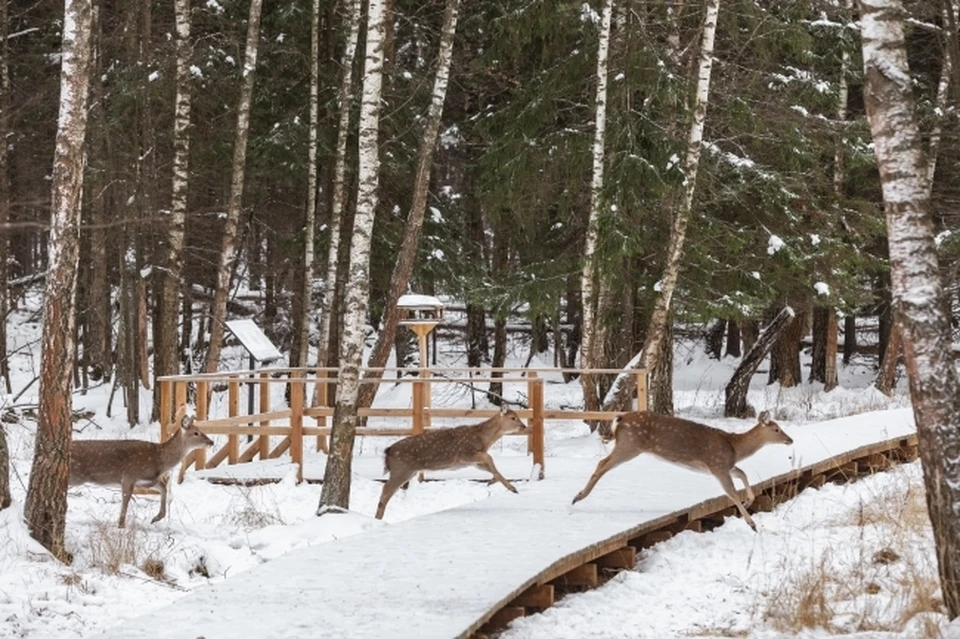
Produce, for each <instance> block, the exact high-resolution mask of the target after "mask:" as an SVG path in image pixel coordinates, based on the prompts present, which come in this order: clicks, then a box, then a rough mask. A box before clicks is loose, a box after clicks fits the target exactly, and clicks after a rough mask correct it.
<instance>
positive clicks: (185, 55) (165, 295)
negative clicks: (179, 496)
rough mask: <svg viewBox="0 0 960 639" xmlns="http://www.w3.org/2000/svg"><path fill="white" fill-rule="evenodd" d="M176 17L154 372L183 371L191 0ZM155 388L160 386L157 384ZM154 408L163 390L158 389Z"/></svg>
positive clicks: (180, 2) (178, 1)
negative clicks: (170, 159) (168, 178)
mask: <svg viewBox="0 0 960 639" xmlns="http://www.w3.org/2000/svg"><path fill="white" fill-rule="evenodd" d="M173 10H174V14H175V20H176V58H177V62H176V65H177V67H176V68H177V71H176V73H177V75H176V98H175V102H174V111H173V180H172V183H171V189H170V191H171V195H170V223H169V226H168V227H167V246H166V255H165V258H166V259H165V262H166V268H165V269H164V271H163V273H162V275H161V281H162V284H161V287H162V288H161V292H160V309H159V319H160V327H159V330H158V331H157V337H158V338H159V339H158V343H157V344H156V346H155V349H154V353H155V354H154V375H155V376H156V377H160V376H162V375H176V374H178V373H179V372H180V348H179V345H178V344H179V339H178V338H179V333H178V331H177V326H178V324H179V321H178V320H179V318H180V308H181V305H180V278H181V274H182V272H183V245H184V225H185V223H186V216H187V194H188V191H189V185H190V173H189V167H190V131H189V129H190V98H191V95H190V54H191V52H192V48H193V47H192V44H191V40H190V27H191V19H190V0H175V1H174V3H173ZM154 388H158V385H157V384H154ZM154 396H155V397H156V400H155V401H154V412H156V410H157V408H159V397H160V393H154Z"/></svg>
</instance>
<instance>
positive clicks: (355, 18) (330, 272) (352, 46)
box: [317, 0, 360, 366]
mask: <svg viewBox="0 0 960 639" xmlns="http://www.w3.org/2000/svg"><path fill="white" fill-rule="evenodd" d="M346 11H347V23H348V27H347V41H346V44H345V45H344V49H343V56H342V59H341V66H342V76H341V80H340V122H339V125H338V129H337V155H336V161H335V164H336V166H335V167H334V172H333V193H332V198H331V204H330V242H329V248H328V249H327V264H326V269H325V274H324V284H323V303H322V306H321V309H320V329H319V333H320V335H319V338H318V339H319V343H318V350H319V354H318V355H317V365H318V366H333V365H334V364H335V362H336V357H337V353H335V352H334V353H331V352H330V334H331V333H332V332H333V331H332V328H331V325H332V323H333V321H334V320H335V319H337V317H339V314H338V313H336V307H337V295H336V291H337V263H338V255H339V253H340V226H341V222H342V218H343V207H344V204H345V202H346V198H347V140H348V137H349V135H350V105H351V104H352V103H353V61H354V58H355V57H356V52H357V40H359V38H360V0H347V2H346Z"/></svg>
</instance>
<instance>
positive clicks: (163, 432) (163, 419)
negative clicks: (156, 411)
mask: <svg viewBox="0 0 960 639" xmlns="http://www.w3.org/2000/svg"><path fill="white" fill-rule="evenodd" d="M172 385H173V382H171V381H170V380H169V379H161V380H160V441H166V439H167V429H168V428H169V427H170V426H169V424H170V422H172V421H173V412H172V407H173V398H172V396H171V390H170V389H171V386H172Z"/></svg>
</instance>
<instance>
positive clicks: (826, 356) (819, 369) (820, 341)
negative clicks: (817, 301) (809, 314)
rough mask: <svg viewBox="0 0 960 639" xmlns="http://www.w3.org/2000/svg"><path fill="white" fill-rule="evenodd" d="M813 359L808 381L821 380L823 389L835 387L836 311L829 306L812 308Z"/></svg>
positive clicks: (828, 389)
mask: <svg viewBox="0 0 960 639" xmlns="http://www.w3.org/2000/svg"><path fill="white" fill-rule="evenodd" d="M812 359H813V361H812V363H811V366H810V381H816V382H823V389H824V390H825V391H831V390H833V389H834V388H836V387H837V312H836V310H834V309H833V308H832V307H829V306H818V307H816V308H814V309H813V358H812Z"/></svg>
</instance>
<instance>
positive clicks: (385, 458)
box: [383, 446, 393, 474]
mask: <svg viewBox="0 0 960 639" xmlns="http://www.w3.org/2000/svg"><path fill="white" fill-rule="evenodd" d="M391 448H393V446H387V448H386V450H384V451H383V473H384V474H387V473H389V472H390V449H391Z"/></svg>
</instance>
